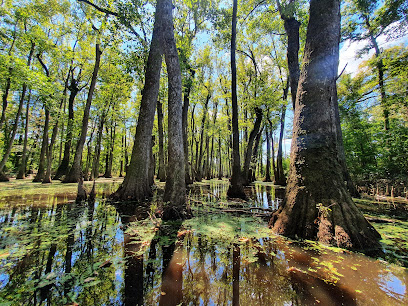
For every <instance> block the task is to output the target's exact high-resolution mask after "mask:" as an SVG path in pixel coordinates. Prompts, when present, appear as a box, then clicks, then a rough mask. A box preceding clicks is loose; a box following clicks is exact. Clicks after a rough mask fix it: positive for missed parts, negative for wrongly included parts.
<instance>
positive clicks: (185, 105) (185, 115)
mask: <svg viewBox="0 0 408 306" xmlns="http://www.w3.org/2000/svg"><path fill="white" fill-rule="evenodd" d="M194 75H195V70H193V69H191V68H190V77H189V79H188V80H187V85H186V90H185V92H184V102H183V146H184V159H185V165H186V171H185V172H186V185H188V184H192V183H193V179H192V177H191V166H190V165H189V163H188V124H187V119H188V108H189V105H190V92H191V87H192V86H193V80H194Z"/></svg>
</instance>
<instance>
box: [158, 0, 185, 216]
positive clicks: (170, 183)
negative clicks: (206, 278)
mask: <svg viewBox="0 0 408 306" xmlns="http://www.w3.org/2000/svg"><path fill="white" fill-rule="evenodd" d="M159 3H161V4H162V5H163V19H162V35H163V36H162V44H163V49H164V54H165V59H166V66H167V73H168V109H169V112H168V129H169V144H168V166H167V178H166V188H165V190H164V197H163V200H164V201H165V202H168V203H167V205H165V207H164V211H163V220H175V219H184V218H186V217H188V216H189V215H190V212H189V211H187V209H186V182H185V159H184V148H183V127H182V87H181V71H180V63H179V57H178V53H177V47H176V41H175V39H174V30H173V27H174V26H173V14H172V9H173V4H172V1H171V0H159V1H158V5H159Z"/></svg>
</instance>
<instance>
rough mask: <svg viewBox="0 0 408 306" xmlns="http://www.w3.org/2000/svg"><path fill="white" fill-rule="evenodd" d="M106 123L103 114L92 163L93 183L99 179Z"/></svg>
mask: <svg viewBox="0 0 408 306" xmlns="http://www.w3.org/2000/svg"><path fill="white" fill-rule="evenodd" d="M104 123H105V114H102V116H101V118H100V121H99V125H98V135H97V136H96V146H95V154H94V159H93V163H92V170H91V177H90V179H91V181H93V180H95V179H97V178H98V177H99V158H100V156H101V143H102V134H103V125H104Z"/></svg>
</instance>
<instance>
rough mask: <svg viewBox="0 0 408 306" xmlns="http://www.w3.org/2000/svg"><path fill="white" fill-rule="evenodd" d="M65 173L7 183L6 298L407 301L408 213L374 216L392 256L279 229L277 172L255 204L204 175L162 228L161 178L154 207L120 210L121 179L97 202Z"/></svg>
mask: <svg viewBox="0 0 408 306" xmlns="http://www.w3.org/2000/svg"><path fill="white" fill-rule="evenodd" d="M14 183H15V182H11V183H9V184H14ZM27 184H31V183H27ZM57 184H59V183H56V184H54V186H55V187H54V189H51V190H44V188H42V189H41V188H36V186H41V185H34V184H31V188H30V189H26V190H25V189H23V188H21V189H19V190H18V191H16V192H11V191H9V192H8V191H7V188H9V187H7V188H6V187H4V186H6V185H1V187H0V188H2V189H3V191H1V190H0V237H1V238H0V304H1V305H3V304H4V305H8V304H10V305H67V304H69V305H75V304H76V303H77V304H79V305H157V304H161V305H178V304H183V305H230V304H233V305H238V304H241V305H304V304H306V305H310V304H320V305H341V304H344V305H355V304H357V305H407V304H408V271H407V270H406V269H405V268H403V267H401V266H400V265H404V264H405V265H406V262H407V261H406V257H405V256H406V253H404V250H406V247H407V245H406V242H407V239H408V238H407V236H408V226H406V225H407V224H406V219H405V221H404V217H403V218H399V219H398V218H397V217H396V216H394V217H395V218H393V219H392V220H393V222H391V223H390V222H388V223H378V224H377V223H373V224H374V226H376V228H377V229H379V230H380V231H382V232H381V233H382V234H383V237H384V235H385V238H384V241H385V242H384V246H385V248H386V249H385V250H386V254H388V255H386V259H387V260H389V261H392V262H396V263H398V264H390V263H388V262H385V261H383V260H378V259H377V260H376V259H373V258H369V257H367V256H364V255H361V254H356V253H350V252H347V251H343V250H339V249H333V248H325V247H322V246H319V245H318V244H316V243H313V242H294V241H290V240H288V239H285V238H283V237H278V236H275V235H273V234H272V233H271V232H270V230H269V229H268V228H267V226H266V224H267V221H266V220H267V219H268V216H269V214H270V211H269V210H273V209H276V208H277V206H278V205H279V198H281V197H282V195H283V190H282V189H274V187H273V186H271V185H270V184H266V183H256V184H255V185H254V186H253V187H251V188H248V189H247V190H246V192H247V193H248V195H250V197H251V200H250V201H249V202H248V203H244V202H232V201H227V200H226V198H225V194H226V190H227V187H228V182H227V181H205V182H204V183H199V184H195V185H194V186H193V187H192V188H191V189H190V191H189V192H190V194H189V202H190V205H191V208H192V210H193V213H194V215H195V217H194V218H193V219H191V220H187V221H185V222H183V223H182V224H177V223H165V224H163V223H162V224H161V227H160V229H158V228H157V225H158V223H159V221H160V220H158V219H156V217H155V215H154V211H155V210H156V209H157V207H160V202H159V201H158V200H157V199H160V197H161V195H160V193H161V192H162V190H161V188H158V190H157V193H158V194H159V195H157V199H156V198H154V199H153V201H152V202H151V207H149V208H137V209H135V208H133V207H132V208H131V209H129V208H128V209H120V211H118V210H117V209H115V207H114V206H112V205H110V204H108V203H107V202H106V201H105V200H104V198H105V195H107V194H110V193H111V192H112V191H113V190H115V189H116V188H117V186H118V182H111V183H98V184H97V198H96V201H95V203H94V204H88V203H82V204H75V203H74V201H73V200H74V199H75V190H76V186H75V185H57ZM8 186H9V185H8ZM33 186H34V187H33ZM67 186H68V187H67ZM159 187H162V186H161V185H160V186H159ZM4 188H6V189H4ZM88 189H90V186H89V185H88ZM4 190H6V191H4ZM9 190H12V189H9ZM61 190H64V192H63V193H62V192H61ZM361 205H362V208H363V209H364V205H366V206H367V213H369V214H370V216H372V215H374V216H377V217H378V216H379V215H381V214H383V213H386V212H387V211H388V210H387V208H384V209H381V207H380V208H378V207H377V206H376V208H375V209H373V206H372V205H371V206H370V205H367V203H365V204H364V203H362V204H361ZM398 216H400V215H398ZM392 217H393V216H391V217H390V215H389V214H388V215H387V218H389V219H390V218H392ZM392 227H395V229H393V228H392ZM384 233H385V234H384ZM404 248H405V249H404ZM387 256H388V257H387Z"/></svg>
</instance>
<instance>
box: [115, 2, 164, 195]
mask: <svg viewBox="0 0 408 306" xmlns="http://www.w3.org/2000/svg"><path fill="white" fill-rule="evenodd" d="M161 14H162V10H161V8H160V7H159V5H156V13H155V21H154V28H153V35H152V40H151V43H150V51H149V57H148V59H147V64H146V72H145V85H144V88H143V91H142V101H141V103H140V111H139V118H138V121H137V127H136V136H135V141H134V145H133V150H132V157H131V159H130V164H129V167H128V169H127V172H126V176H125V178H124V180H123V183H122V185H121V186H120V187H119V189H118V190H117V191H116V192H115V193H114V194H113V195H112V196H111V197H112V198H113V199H117V200H143V199H145V198H148V197H151V196H152V190H151V187H150V185H149V173H148V172H149V164H150V161H149V156H150V148H151V141H152V130H153V121H154V114H155V110H156V103H157V98H158V95H159V86H160V70H161V65H162V54H163V53H162V52H163V50H162V42H161V38H160V35H161V33H162V25H161V22H160V19H161Z"/></svg>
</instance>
